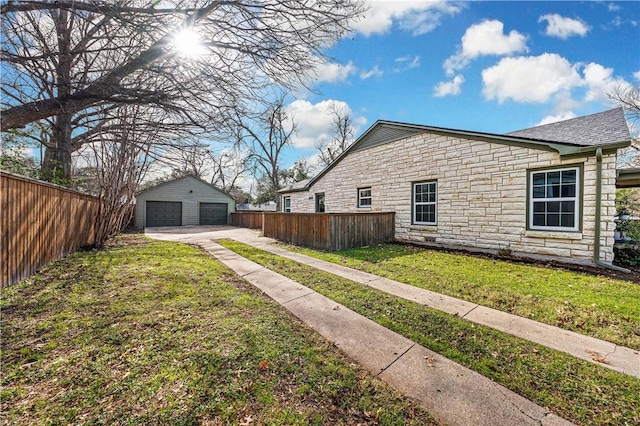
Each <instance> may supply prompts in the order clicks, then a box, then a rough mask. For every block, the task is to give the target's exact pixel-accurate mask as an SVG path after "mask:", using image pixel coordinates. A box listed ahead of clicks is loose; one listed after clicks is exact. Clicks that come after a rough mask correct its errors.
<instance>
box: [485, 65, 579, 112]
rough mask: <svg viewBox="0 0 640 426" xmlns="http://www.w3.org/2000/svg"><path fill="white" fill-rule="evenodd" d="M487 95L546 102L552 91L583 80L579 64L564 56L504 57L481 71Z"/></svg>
mask: <svg viewBox="0 0 640 426" xmlns="http://www.w3.org/2000/svg"><path fill="white" fill-rule="evenodd" d="M482 80H483V82H484V88H483V90H482V93H483V94H484V97H485V98H486V99H490V100H493V99H497V100H498V102H499V103H502V102H504V101H506V100H509V99H511V100H514V101H516V102H532V103H542V102H547V101H548V100H549V99H550V98H551V97H552V96H553V95H556V94H558V93H561V92H563V91H568V90H571V89H572V88H574V87H577V86H579V85H581V84H582V80H581V78H580V75H579V74H578V72H577V71H576V67H575V66H573V65H571V64H570V63H569V61H567V60H566V59H565V58H563V57H562V56H560V55H558V54H555V53H544V54H542V55H540V56H520V57H517V58H503V59H502V60H501V61H500V62H499V63H498V64H497V65H494V66H492V67H490V68H487V69H485V70H483V71H482Z"/></svg>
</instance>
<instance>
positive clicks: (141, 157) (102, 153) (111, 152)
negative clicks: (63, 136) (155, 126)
mask: <svg viewBox="0 0 640 426" xmlns="http://www.w3.org/2000/svg"><path fill="white" fill-rule="evenodd" d="M125 108H126V110H127V111H126V113H124V114H121V115H120V117H121V118H120V123H118V124H120V125H119V126H118V127H117V131H113V132H111V133H106V132H103V133H102V134H101V140H100V141H98V142H97V143H91V144H88V145H85V147H84V149H83V150H82V153H81V161H83V162H84V163H85V165H86V166H87V168H89V169H90V170H92V171H93V172H94V176H93V179H94V181H95V182H94V185H95V186H96V187H97V192H98V194H97V195H98V197H99V199H100V201H99V203H98V204H99V211H98V214H97V216H96V236H95V244H96V246H98V247H101V246H102V245H104V243H105V241H107V239H109V238H111V237H113V236H114V235H116V234H117V233H119V232H120V231H121V230H122V229H123V228H125V227H126V225H127V224H128V223H129V222H130V221H131V218H132V215H133V207H134V200H135V193H136V190H137V188H138V187H139V185H140V183H141V182H142V179H143V178H144V177H145V174H146V172H147V170H148V167H149V165H150V162H151V157H150V155H149V154H150V152H151V150H152V149H153V148H152V146H153V143H154V141H155V140H156V138H157V136H158V135H156V134H153V133H149V132H141V131H140V130H139V129H138V127H137V126H136V120H137V117H138V114H140V113H143V112H142V110H143V109H142V108H141V107H135V106H134V107H125Z"/></svg>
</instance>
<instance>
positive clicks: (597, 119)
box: [506, 108, 630, 146]
mask: <svg viewBox="0 0 640 426" xmlns="http://www.w3.org/2000/svg"><path fill="white" fill-rule="evenodd" d="M506 135H508V136H517V137H522V138H530V139H538V140H543V141H550V142H565V143H573V144H577V145H585V146H589V145H601V144H606V143H615V142H621V141H624V140H628V139H629V138H630V135H629V127H627V121H626V119H625V117H624V111H623V109H622V108H614V109H610V110H608V111H604V112H599V113H596V114H591V115H585V116H583V117H576V118H572V119H569V120H564V121H558V122H556V123H551V124H545V125H542V126H536V127H531V128H529V129H523V130H518V131H515V132H510V133H506Z"/></svg>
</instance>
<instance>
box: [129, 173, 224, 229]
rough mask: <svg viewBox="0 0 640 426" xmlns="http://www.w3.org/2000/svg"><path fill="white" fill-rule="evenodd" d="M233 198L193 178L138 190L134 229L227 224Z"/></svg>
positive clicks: (180, 179)
mask: <svg viewBox="0 0 640 426" xmlns="http://www.w3.org/2000/svg"><path fill="white" fill-rule="evenodd" d="M235 205H236V204H235V201H234V199H233V198H232V197H231V196H230V195H228V194H226V193H225V192H223V191H221V190H219V189H218V188H216V187H214V186H213V185H210V184H208V183H207V182H205V181H203V180H201V179H198V178H197V177H195V176H190V175H189V176H183V177H180V178H178V179H174V180H170V181H168V182H163V183H161V184H159V185H156V186H154V187H151V188H148V189H145V190H144V191H141V192H140V193H138V195H137V196H136V213H135V225H136V228H145V227H155V226H188V225H227V224H229V223H230V214H231V213H232V212H233V211H234V210H235Z"/></svg>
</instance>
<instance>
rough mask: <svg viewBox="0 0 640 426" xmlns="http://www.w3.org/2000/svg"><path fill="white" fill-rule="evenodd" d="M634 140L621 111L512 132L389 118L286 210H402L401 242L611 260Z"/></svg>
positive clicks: (286, 196) (303, 188)
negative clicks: (624, 161)
mask: <svg viewBox="0 0 640 426" xmlns="http://www.w3.org/2000/svg"><path fill="white" fill-rule="evenodd" d="M629 144H630V142H629V129H628V127H627V124H626V120H625V118H624V114H623V111H622V109H621V108H618V109H614V110H610V111H605V112H602V113H598V114H593V115H589V116H585V117H579V118H574V119H571V120H566V121H563V122H558V123H553V124H549V125H544V126H538V127H534V128H531V129H526V130H521V131H518V132H514V133H510V134H507V135H498V134H489V133H480V132H472V131H464V130H453V129H444V128H438V127H430V126H421V125H413V124H405V123H397V122H389V121H378V122H376V123H375V124H374V125H373V126H372V127H371V128H369V129H368V130H367V131H366V132H365V133H364V134H363V135H362V136H360V138H359V139H358V140H357V141H355V143H354V144H353V145H351V146H350V147H349V149H348V150H347V151H345V152H344V153H343V154H342V155H341V156H340V157H339V158H338V159H337V160H336V161H335V162H334V163H332V164H331V165H329V166H328V167H327V168H325V169H324V170H323V171H322V172H320V173H319V174H318V175H317V176H315V177H314V178H312V179H311V180H309V181H308V182H306V183H304V184H297V185H294V186H290V187H287V188H285V189H283V190H281V191H280V192H281V195H282V196H283V202H282V205H283V206H284V207H283V208H285V209H288V210H289V211H291V212H321V211H326V212H353V211H360V212H368V211H394V212H396V224H395V227H396V238H397V239H398V240H406V241H413V242H420V243H429V244H433V245H438V246H449V247H460V248H473V249H480V250H483V251H489V252H495V251H498V250H509V251H511V252H513V253H514V254H520V255H527V256H530V257H546V256H552V257H554V258H556V259H561V260H565V261H573V262H585V263H586V262H591V261H593V259H594V256H595V255H598V259H599V260H602V261H605V262H610V261H612V260H613V244H614V240H613V231H614V228H615V224H614V221H613V218H614V216H615V206H614V200H615V189H616V153H617V151H618V149H620V148H624V147H627V146H629ZM598 183H599V189H598ZM598 193H600V194H601V196H600V201H597V200H596V198H597V197H596V194H598ZM598 206H599V208H600V214H598V213H597V207H598ZM596 222H598V225H599V229H597V228H598V227H597V226H596ZM597 233H600V238H599V244H598V245H596V244H595V241H596V234H597Z"/></svg>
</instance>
